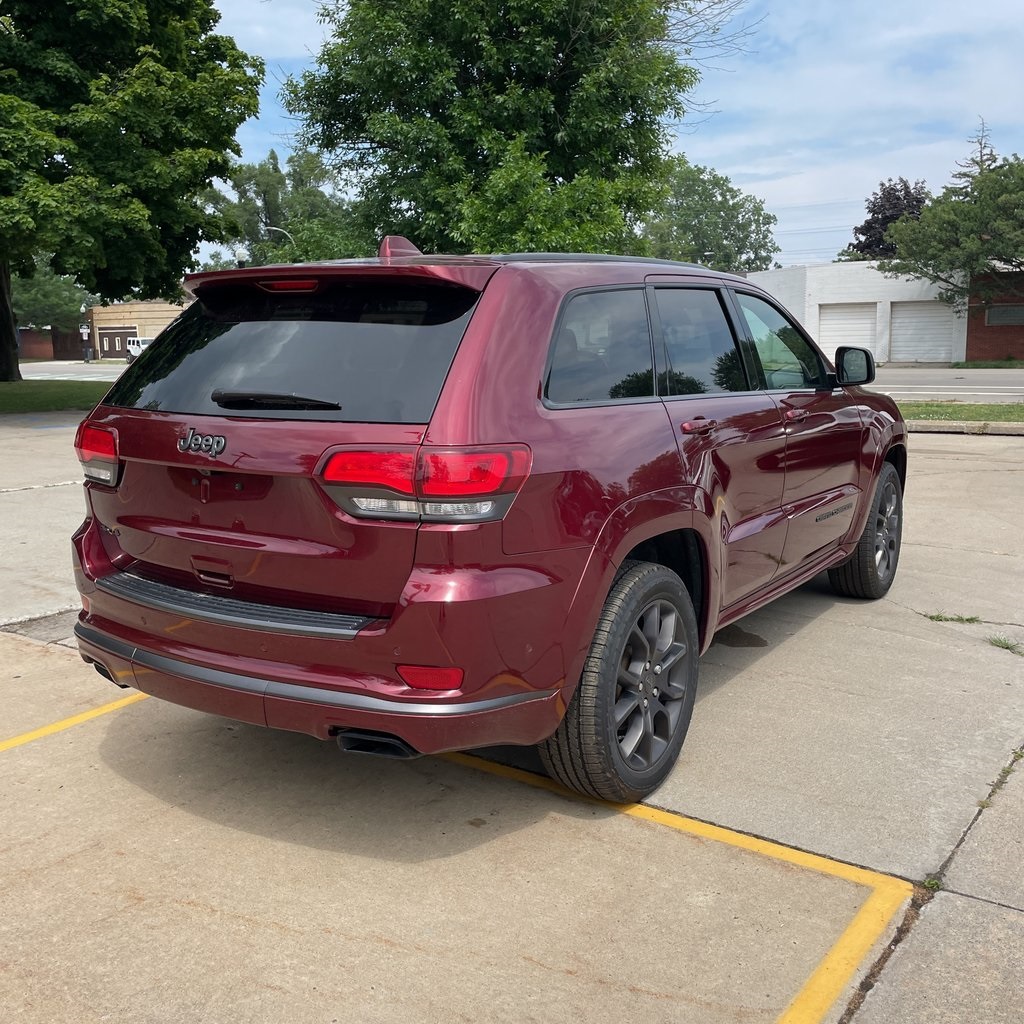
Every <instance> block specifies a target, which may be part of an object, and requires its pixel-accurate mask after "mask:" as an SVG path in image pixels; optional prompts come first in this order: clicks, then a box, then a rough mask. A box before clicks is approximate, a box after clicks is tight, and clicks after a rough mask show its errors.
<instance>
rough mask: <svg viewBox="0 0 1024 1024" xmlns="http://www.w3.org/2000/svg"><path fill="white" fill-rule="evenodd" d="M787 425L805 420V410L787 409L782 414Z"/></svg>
mask: <svg viewBox="0 0 1024 1024" xmlns="http://www.w3.org/2000/svg"><path fill="white" fill-rule="evenodd" d="M784 415H785V417H786V422H787V423H796V422H797V420H805V419H807V410H806V409H787V410H786V411H785V413H784Z"/></svg>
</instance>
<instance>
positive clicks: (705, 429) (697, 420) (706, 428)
mask: <svg viewBox="0 0 1024 1024" xmlns="http://www.w3.org/2000/svg"><path fill="white" fill-rule="evenodd" d="M717 426H718V420H708V419H705V418H704V417H703V416H695V417H694V418H693V419H692V420H687V421H686V422H685V423H680V424H679V429H680V430H681V431H682V432H683V433H684V434H710V433H711V431H712V430H714V429H715V427H717Z"/></svg>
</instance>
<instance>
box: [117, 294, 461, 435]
mask: <svg viewBox="0 0 1024 1024" xmlns="http://www.w3.org/2000/svg"><path fill="white" fill-rule="evenodd" d="M476 298H477V293H476V292H473V291H470V290H468V289H465V288H456V287H444V286H437V285H416V284H403V283H399V282H396V281H392V282H388V283H383V282H373V283H367V282H353V281H348V282H338V283H327V282H323V283H321V286H320V287H319V288H317V290H316V291H315V292H313V293H311V294H301V293H288V292H281V293H269V292H265V291H263V290H262V289H260V288H258V287H256V286H254V285H226V286H223V287H216V286H214V287H208V288H206V289H204V291H203V292H202V293H201V294H200V297H199V298H198V299H197V300H196V302H195V303H193V304H192V306H190V307H189V309H188V310H186V311H185V313H184V314H182V316H180V317H179V318H178V319H177V320H176V321H175V322H174V323H173V324H171V326H170V327H168V328H167V330H166V331H164V332H163V334H161V335H160V338H159V340H158V341H157V342H155V343H154V344H152V345H150V346H148V347H146V348H145V350H144V351H143V352H142V353H141V354H140V355H139V357H138V359H136V361H135V362H134V363H132V365H131V366H130V367H129V368H128V369H127V370H126V371H125V372H124V373H123V374H122V375H121V377H120V379H119V380H118V382H117V384H115V385H114V387H113V389H112V390H111V392H110V394H109V396H108V398H107V404H109V405H116V406H122V407H126V408H130V409H152V410H157V411H160V412H177V413H198V414H200V415H211V416H230V415H244V416H247V417H252V416H258V417H261V418H264V419H311V420H340V421H350V422H358V423H426V422H428V421H429V419H430V416H431V414H432V413H433V411H434V406H435V405H436V404H437V399H438V396H439V395H440V393H441V386H442V384H443V383H444V379H445V377H446V375H447V373H448V369H449V367H450V366H451V362H452V359H453V358H454V356H455V351H456V349H457V348H458V346H459V342H460V341H461V339H462V335H463V332H464V331H465V329H466V325H467V324H468V323H469V318H470V316H471V315H472V309H473V305H474V303H475V302H476ZM214 392H228V393H233V394H236V395H237V394H239V393H241V394H249V395H252V394H255V395H261V396H268V395H269V396H275V395H279V396H289V395H298V396H301V397H303V398H306V399H315V400H317V401H318V402H321V403H332V404H336V405H339V406H340V407H341V408H340V409H327V408H323V407H321V408H294V407H293V408H283V407H281V405H282V403H279V404H278V405H277V406H275V404H274V402H273V401H266V402H260V401H250V402H248V403H246V404H244V411H241V410H242V405H241V404H236V405H235V406H234V408H232V406H231V405H226V404H224V402H223V399H222V402H221V404H218V403H217V402H215V401H214V400H213V395H214ZM311 404H312V403H311Z"/></svg>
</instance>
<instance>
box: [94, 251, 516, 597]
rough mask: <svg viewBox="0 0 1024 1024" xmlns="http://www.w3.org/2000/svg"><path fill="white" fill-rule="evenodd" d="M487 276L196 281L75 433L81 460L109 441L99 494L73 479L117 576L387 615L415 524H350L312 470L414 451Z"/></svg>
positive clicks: (477, 272)
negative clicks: (337, 458)
mask: <svg viewBox="0 0 1024 1024" xmlns="http://www.w3.org/2000/svg"><path fill="white" fill-rule="evenodd" d="M495 269H497V268H496V266H495V265H494V264H486V263H480V264H477V265H471V266H462V267H451V266H449V267H440V268H438V267H431V266H429V265H425V264H423V265H410V266H403V267H400V268H392V267H387V266H374V265H349V266H334V267H306V268H295V267H288V268H261V269H256V268H252V269H249V270H246V271H244V272H229V273H227V274H223V275H206V276H202V277H200V278H198V279H197V280H196V284H195V292H196V301H195V302H194V303H193V305H192V306H191V307H190V308H189V309H188V310H187V311H186V312H185V313H184V314H183V315H182V316H181V317H180V318H179V319H178V320H177V321H176V322H175V323H174V324H172V325H171V327H169V328H168V329H167V330H166V331H165V332H164V333H163V334H161V336H160V337H159V339H158V340H157V341H156V342H155V343H154V344H153V345H151V346H150V347H149V348H148V349H147V350H146V351H145V352H143V353H142V355H141V356H140V357H139V359H138V360H137V361H136V362H134V363H133V364H132V365H131V366H130V367H129V368H128V369H127V370H126V371H125V372H124V374H123V375H122V376H121V378H120V379H119V380H118V382H117V383H116V384H115V385H114V387H113V388H112V389H111V391H110V393H109V394H108V395H107V397H106V398H105V399H104V402H103V404H101V405H100V406H99V407H98V408H97V409H96V410H95V411H94V413H93V414H92V416H91V417H90V418H89V420H88V422H87V424H86V425H84V426H83V429H85V426H87V427H88V428H89V429H90V431H91V432H87V433H86V434H84V435H83V433H81V432H80V443H79V447H80V451H81V449H82V448H83V446H84V447H85V448H86V449H88V448H89V447H90V445H94V446H95V444H96V440H95V439H96V438H99V448H100V449H102V448H104V446H105V445H106V444H107V443H108V441H109V439H110V438H111V436H112V438H113V447H112V451H113V456H112V457H113V459H114V463H113V469H112V470H111V474H112V475H111V477H110V484H111V485H107V484H106V483H105V482H104V479H105V477H104V475H103V473H105V472H106V471H105V470H104V471H101V472H99V474H98V475H97V474H92V475H91V474H90V473H89V470H88V464H87V477H90V475H91V479H92V480H93V483H92V484H91V485H90V488H89V490H90V500H91V504H92V509H93V514H94V516H95V518H96V519H97V520H98V522H99V524H100V525H101V528H102V534H103V538H104V545H105V546H106V548H107V553H108V555H109V556H110V558H111V560H112V561H113V563H114V565H115V566H117V567H118V568H119V569H120V570H122V571H123V572H125V573H127V574H130V576H131V578H133V579H135V578H139V579H142V580H145V581H151V582H153V583H155V584H158V585H160V584H163V585H168V586H170V587H174V588H178V589H179V590H180V589H182V588H184V589H187V590H192V591H195V592H197V593H208V594H211V595H213V594H217V595H222V596H224V597H230V598H233V599H238V600H243V601H251V602H256V603H261V604H271V605H277V606H282V607H289V608H297V609H309V610H314V611H334V612H342V613H348V614H352V615H363V616H371V617H378V616H387V615H389V614H390V613H391V611H392V609H393V608H394V606H395V604H396V602H397V601H398V600H399V597H400V595H401V593H402V590H403V587H404V585H405V582H406V580H407V579H408V576H409V571H410V568H411V566H412V564H413V557H414V553H415V543H416V531H417V528H418V522H417V521H408V520H407V519H403V518H402V517H400V516H396V517H394V518H390V519H389V518H387V517H385V518H361V517H360V516H359V515H358V514H355V515H353V514H350V513H351V510H352V506H351V504H349V506H348V509H347V510H346V507H345V506H346V493H347V492H346V493H339V489H338V488H337V487H336V486H333V485H332V483H331V482H330V481H329V480H325V478H324V471H325V467H326V466H328V465H329V463H330V461H331V458H332V456H333V455H335V454H337V452H338V450H339V449H341V450H342V451H343V452H346V453H352V452H354V453H355V456H354V458H348V459H347V461H346V463H345V465H346V466H349V465H353V464H354V465H356V466H357V467H358V466H364V467H365V466H367V465H369V466H371V467H375V466H376V465H377V463H378V462H382V463H385V464H386V462H387V460H388V459H389V458H391V457H392V454H391V453H399V454H400V455H401V454H402V453H408V452H415V450H416V446H417V445H418V444H419V443H420V442H421V441H422V439H423V435H424V433H425V431H426V426H427V424H428V423H429V421H430V417H431V414H432V412H433V409H434V406H435V404H436V403H437V399H438V396H439V394H440V391H441V388H442V386H443V384H444V381H445V377H446V375H447V373H448V370H449V368H450V366H451V363H452V359H453V358H454V355H455V352H456V350H457V349H458V346H459V343H460V341H461V339H462V336H463V333H464V332H465V329H466V327H467V325H468V323H469V320H470V318H471V317H472V315H473V310H474V308H475V304H476V301H477V299H478V297H479V293H480V290H481V289H482V288H483V286H484V284H485V283H486V280H487V279H488V278H489V277H490V275H491V274H492V273H493V272H494V271H495ZM83 438H84V440H83ZM88 457H89V455H88V451H87V452H86V455H85V456H83V458H88ZM95 458H96V459H97V460H98V461H97V463H96V464H97V465H101V464H102V460H103V459H104V458H106V456H105V455H104V454H103V453H102V452H100V453H99V454H98V455H96V456H95ZM360 460H362V461H360ZM370 475H371V477H372V473H371V474H370ZM370 486H371V489H372V487H373V486H374V481H373V479H370ZM348 496H349V497H350V495H348Z"/></svg>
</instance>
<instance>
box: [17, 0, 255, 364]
mask: <svg viewBox="0 0 1024 1024" xmlns="http://www.w3.org/2000/svg"><path fill="white" fill-rule="evenodd" d="M218 20H219V15H218V14H217V12H216V11H215V10H214V7H213V3H212V0H76V2H75V3H41V2H39V0H0V380H17V379H20V373H19V370H18V364H17V355H16V343H17V338H16V331H15V322H14V315H13V310H12V306H11V273H12V270H13V271H14V272H17V273H19V274H31V273H32V272H33V271H34V269H35V262H34V256H35V254H36V253H39V252H46V253H51V254H52V255H51V256H50V257H49V260H48V265H49V267H50V268H51V269H52V270H53V271H54V272H56V273H57V274H59V275H62V276H70V277H73V278H75V279H76V280H77V281H78V283H79V284H80V285H82V286H83V287H84V288H87V289H88V290H89V291H92V292H96V293H98V294H100V295H102V296H103V297H104V298H108V299H116V298H123V297H125V296H127V295H132V296H133V297H138V298H148V297H153V296H157V295H163V296H167V297H170V296H173V295H175V294H177V293H178V291H179V284H180V277H181V272H182V270H183V269H184V268H185V267H187V266H189V265H190V263H191V258H192V252H193V251H194V249H195V248H196V246H197V244H198V243H199V242H201V241H203V240H206V239H210V240H217V239H218V238H219V237H220V235H221V225H220V221H219V219H218V217H217V216H216V215H215V214H214V213H213V212H212V211H210V210H208V209H204V207H203V205H202V203H201V202H200V198H201V195H202V193H203V191H204V190H205V189H206V188H208V187H209V185H210V183H211V181H212V180H213V178H214V177H216V176H218V175H221V174H223V173H225V172H226V170H227V167H228V153H229V152H237V147H236V144H235V142H234V133H235V131H236V129H237V128H238V126H239V125H240V124H241V123H242V121H244V120H245V119H246V118H247V117H250V116H251V115H253V114H255V113H256V110H257V107H258V88H259V82H260V80H261V77H262V64H261V62H260V61H258V60H257V59H254V58H251V57H248V56H247V55H245V54H244V53H242V52H241V51H240V50H238V49H237V48H236V46H235V45H234V43H233V42H232V41H231V40H230V39H229V38H227V37H225V36H220V35H216V34H214V32H213V29H214V28H215V26H216V24H217V21H218Z"/></svg>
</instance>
